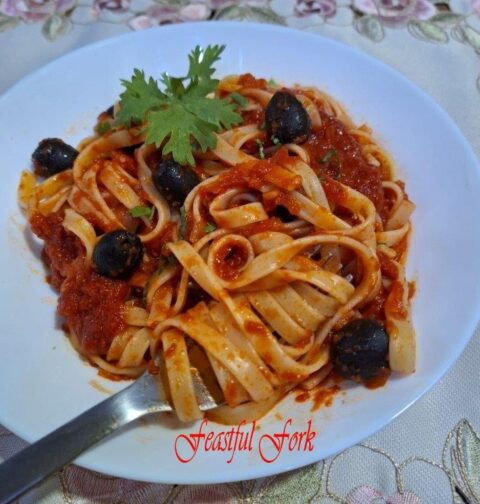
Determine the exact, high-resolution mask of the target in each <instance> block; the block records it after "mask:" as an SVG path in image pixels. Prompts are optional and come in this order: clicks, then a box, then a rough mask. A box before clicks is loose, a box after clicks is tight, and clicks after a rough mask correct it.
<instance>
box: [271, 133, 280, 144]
mask: <svg viewBox="0 0 480 504" xmlns="http://www.w3.org/2000/svg"><path fill="white" fill-rule="evenodd" d="M272 142H273V144H274V145H278V144H279V143H280V139H279V138H277V137H276V136H275V135H272Z"/></svg>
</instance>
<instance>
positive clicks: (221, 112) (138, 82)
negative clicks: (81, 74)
mask: <svg viewBox="0 0 480 504" xmlns="http://www.w3.org/2000/svg"><path fill="white" fill-rule="evenodd" d="M224 49H225V46H220V45H215V46H208V47H207V48H206V49H205V50H204V51H202V50H201V49H200V47H199V46H197V47H195V49H194V50H193V51H192V52H191V53H190V54H189V56H188V60H189V63H190V66H189V70H188V74H187V76H186V77H172V76H170V75H168V74H167V73H163V74H162V76H161V79H160V80H161V83H162V84H163V86H164V91H161V90H160V88H159V86H158V83H157V82H156V81H155V80H154V79H152V78H151V77H150V78H149V79H148V80H147V79H146V77H145V74H144V73H143V72H141V71H140V70H138V69H135V70H134V74H133V76H132V78H131V80H130V81H125V80H124V81H122V84H123V86H124V87H125V91H124V92H123V93H122V94H121V95H120V111H119V113H118V116H117V121H116V124H122V125H125V126H126V127H127V128H128V127H130V126H131V125H132V124H142V125H143V126H144V131H145V132H146V140H145V141H146V143H149V144H155V145H156V147H157V148H162V153H163V154H164V155H166V154H172V157H173V159H174V160H175V161H177V162H178V163H180V164H186V163H188V164H190V165H193V164H194V162H195V160H194V157H193V150H194V145H195V144H198V146H199V147H200V148H201V150H202V151H203V152H205V151H206V150H207V149H212V148H214V147H215V146H216V137H215V133H216V132H218V131H220V130H221V129H223V128H225V129H228V128H231V127H232V126H234V125H235V124H239V123H240V122H241V121H242V118H241V116H240V115H239V114H237V112H236V111H235V109H236V106H235V104H234V103H231V102H230V100H228V99H221V98H215V97H213V98H211V97H207V95H210V93H212V92H213V91H214V90H215V88H216V87H217V84H218V80H217V79H212V75H213V74H214V72H215V68H213V66H212V65H213V63H215V62H216V61H218V59H219V58H220V54H221V53H222V51H223V50H224ZM188 81H189V82H188ZM187 82H188V84H187ZM242 98H243V97H242Z"/></svg>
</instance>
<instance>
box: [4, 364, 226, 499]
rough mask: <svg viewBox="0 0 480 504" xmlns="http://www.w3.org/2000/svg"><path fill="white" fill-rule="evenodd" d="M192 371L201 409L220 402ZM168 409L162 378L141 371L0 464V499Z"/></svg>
mask: <svg viewBox="0 0 480 504" xmlns="http://www.w3.org/2000/svg"><path fill="white" fill-rule="evenodd" d="M158 376H159V375H158ZM192 376H193V383H194V386H195V394H196V396H197V401H198V405H199V408H200V409H201V410H202V411H207V410H209V409H212V408H215V407H217V406H219V404H218V403H217V402H216V401H215V399H214V398H213V397H212V396H211V394H210V392H209V391H208V389H207V387H206V386H205V384H204V383H203V381H202V379H201V378H200V375H199V374H198V371H197V370H196V369H192ZM166 411H172V407H171V406H170V404H169V403H168V402H167V400H166V396H165V392H164V390H163V386H162V385H161V380H160V379H157V378H156V377H155V376H154V375H151V374H150V373H148V372H146V373H144V374H143V375H142V376H141V377H140V378H138V379H137V380H136V381H135V382H134V383H132V385H130V386H129V387H127V388H125V389H123V390H122V391H120V392H118V393H117V394H115V395H112V396H111V397H109V398H108V399H106V400H105V401H102V402H101V403H100V404H97V405H96V406H93V408H90V409H89V410H87V411H85V413H82V414H81V415H79V416H77V417H76V418H74V419H73V420H71V421H70V422H68V423H67V424H65V425H63V426H62V427H59V428H58V429H57V430H54V431H53V432H52V433H50V434H48V435H47V436H45V437H43V438H42V439H40V440H39V441H37V442H36V443H33V444H32V445H30V446H29V447H28V448H25V449H24V450H22V451H21V452H20V453H17V454H16V455H14V456H13V457H11V458H9V459H8V460H7V461H6V462H3V463H2V464H0V504H8V503H9V502H12V501H13V500H14V499H16V498H18V497H20V496H21V495H23V494H24V493H25V492H27V491H28V490H30V489H31V488H32V487H34V486H35V485H37V484H38V483H40V482H41V481H43V480H44V479H46V478H47V477H48V476H50V475H51V474H52V473H54V472H55V471H57V470H59V469H61V468H62V467H64V466H65V465H67V464H68V463H69V462H71V461H72V460H74V459H75V458H76V457H78V456H79V455H80V454H81V453H82V452H84V451H85V450H87V449H88V448H90V447H91V446H93V445H94V444H96V443H98V442H99V441H101V440H102V439H104V438H106V437H107V436H110V435H111V434H113V433H114V432H115V431H117V430H118V429H120V428H121V427H123V426H125V425H127V424H128V423H130V422H132V421H133V420H136V419H137V418H140V417H142V416H145V415H148V414H150V413H161V412H166Z"/></svg>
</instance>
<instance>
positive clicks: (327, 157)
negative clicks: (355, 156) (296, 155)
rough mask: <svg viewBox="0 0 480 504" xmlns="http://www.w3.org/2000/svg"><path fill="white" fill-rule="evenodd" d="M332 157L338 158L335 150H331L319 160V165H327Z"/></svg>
mask: <svg viewBox="0 0 480 504" xmlns="http://www.w3.org/2000/svg"><path fill="white" fill-rule="evenodd" d="M334 157H335V158H338V152H337V151H336V150H335V149H331V150H329V151H328V152H327V153H326V154H325V155H324V156H323V157H322V159H320V163H328V162H329V161H330V160H331V159H332V158H334Z"/></svg>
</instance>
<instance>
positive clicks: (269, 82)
mask: <svg viewBox="0 0 480 504" xmlns="http://www.w3.org/2000/svg"><path fill="white" fill-rule="evenodd" d="M267 85H268V86H278V83H277V81H276V80H275V79H272V78H270V79H268V82H267Z"/></svg>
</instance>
